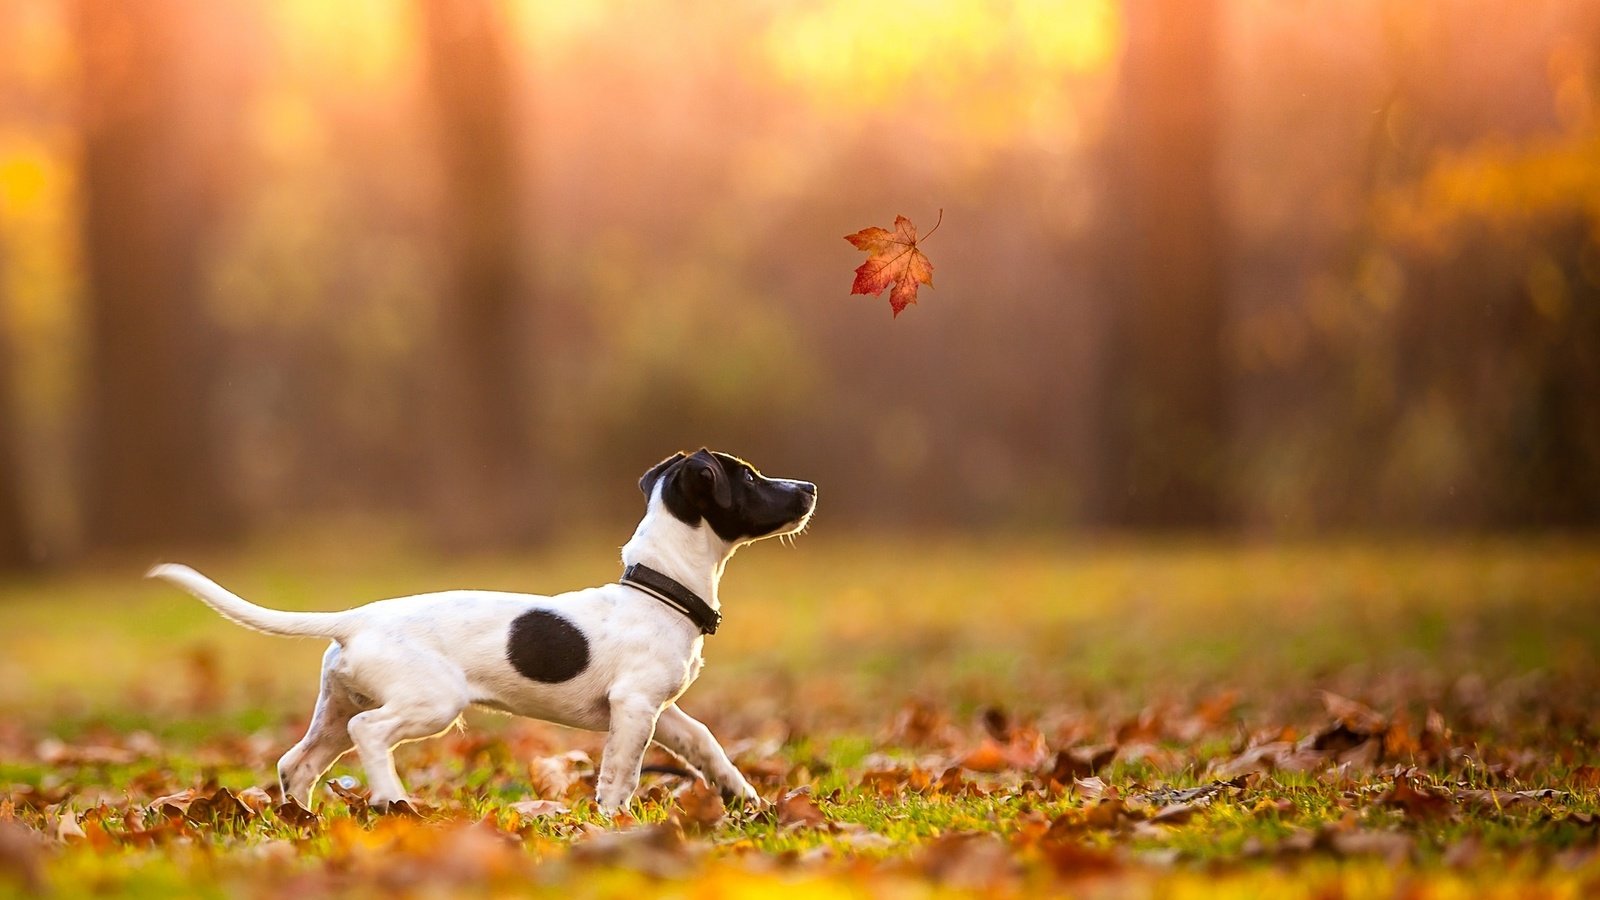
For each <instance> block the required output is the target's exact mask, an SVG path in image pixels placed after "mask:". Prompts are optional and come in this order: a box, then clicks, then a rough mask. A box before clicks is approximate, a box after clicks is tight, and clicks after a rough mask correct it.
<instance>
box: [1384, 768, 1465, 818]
mask: <svg viewBox="0 0 1600 900" xmlns="http://www.w3.org/2000/svg"><path fill="white" fill-rule="evenodd" d="M1379 802H1380V803H1382V804H1383V805H1384V806H1391V807H1394V808H1396V809H1399V810H1402V811H1403V812H1405V814H1406V817H1407V818H1411V819H1439V818H1444V817H1446V816H1448V815H1450V813H1452V812H1454V811H1455V804H1454V803H1452V802H1450V799H1449V798H1447V797H1444V796H1441V795H1440V794H1438V793H1436V792H1435V791H1433V790H1432V789H1431V788H1429V787H1428V786H1426V785H1422V786H1418V785H1417V784H1415V783H1413V781H1412V779H1411V778H1409V777H1400V778H1396V779H1395V782H1394V786H1393V787H1391V788H1390V789H1389V792H1388V793H1387V794H1385V795H1383V798H1382V799H1381V800H1379Z"/></svg>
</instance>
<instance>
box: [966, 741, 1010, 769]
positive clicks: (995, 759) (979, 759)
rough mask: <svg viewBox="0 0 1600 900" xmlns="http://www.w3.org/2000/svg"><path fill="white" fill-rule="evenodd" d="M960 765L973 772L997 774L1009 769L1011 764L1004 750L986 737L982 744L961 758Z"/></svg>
mask: <svg viewBox="0 0 1600 900" xmlns="http://www.w3.org/2000/svg"><path fill="white" fill-rule="evenodd" d="M960 765H961V767H962V768H964V769H970V770H972V771H974V772H989V773H998V772H1004V771H1005V770H1006V769H1008V768H1010V765H1011V762H1010V760H1009V759H1008V758H1007V756H1006V751H1005V748H1003V747H1001V746H1000V745H999V744H998V743H996V742H995V740H994V738H988V737H986V738H984V739H983V743H981V744H979V745H978V746H977V747H976V748H974V749H973V750H972V751H971V752H969V753H967V754H966V755H965V756H963V757H961V762H960Z"/></svg>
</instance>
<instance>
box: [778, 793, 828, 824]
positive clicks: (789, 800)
mask: <svg viewBox="0 0 1600 900" xmlns="http://www.w3.org/2000/svg"><path fill="white" fill-rule="evenodd" d="M776 812H777V815H778V824H779V825H783V826H786V827H795V828H823V827H826V826H827V825H828V823H829V821H831V820H830V819H829V818H828V814H827V813H825V812H823V811H822V807H820V806H818V805H817V801H815V800H813V799H811V789H810V788H809V787H802V788H797V789H795V790H792V791H790V792H789V793H787V794H784V795H783V798H782V799H780V800H779V801H778V802H777V804H776Z"/></svg>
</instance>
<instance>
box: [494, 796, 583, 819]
mask: <svg viewBox="0 0 1600 900" xmlns="http://www.w3.org/2000/svg"><path fill="white" fill-rule="evenodd" d="M508 808H509V809H511V810H512V811H513V812H515V813H516V814H517V815H518V816H520V817H521V818H522V819H524V820H532V819H543V818H545V817H547V816H564V815H566V814H567V813H569V812H571V811H572V807H570V806H568V805H566V804H565V803H559V802H557V801H555V800H518V801H517V802H516V803H512V804H509V805H508Z"/></svg>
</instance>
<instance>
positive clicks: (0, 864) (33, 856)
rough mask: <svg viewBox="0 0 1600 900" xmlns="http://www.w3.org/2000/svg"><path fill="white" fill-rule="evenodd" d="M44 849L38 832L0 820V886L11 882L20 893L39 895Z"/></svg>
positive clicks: (42, 881) (41, 883)
mask: <svg viewBox="0 0 1600 900" xmlns="http://www.w3.org/2000/svg"><path fill="white" fill-rule="evenodd" d="M44 850H45V848H44V840H43V839H42V838H41V836H40V835H39V833H38V832H36V831H34V830H33V829H31V828H25V827H23V826H22V825H19V824H17V823H16V822H13V821H10V820H4V821H0V885H3V884H4V883H5V881H6V880H11V881H13V882H15V883H16V884H19V885H20V886H21V888H22V890H23V892H24V893H28V894H38V893H41V892H42V891H43V889H44Z"/></svg>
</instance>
